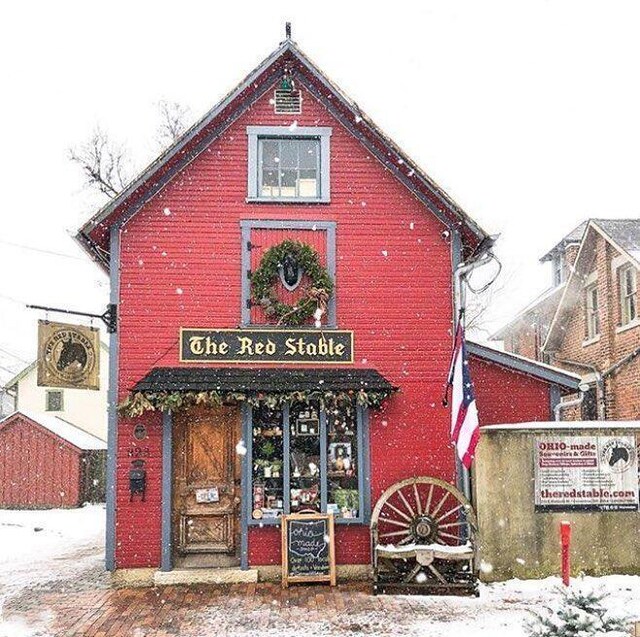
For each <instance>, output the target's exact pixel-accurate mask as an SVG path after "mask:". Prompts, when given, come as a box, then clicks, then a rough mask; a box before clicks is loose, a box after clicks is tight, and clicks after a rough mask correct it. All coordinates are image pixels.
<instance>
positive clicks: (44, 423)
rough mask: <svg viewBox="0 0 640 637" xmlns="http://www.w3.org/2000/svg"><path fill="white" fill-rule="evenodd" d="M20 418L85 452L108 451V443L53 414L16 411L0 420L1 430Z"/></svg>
mask: <svg viewBox="0 0 640 637" xmlns="http://www.w3.org/2000/svg"><path fill="white" fill-rule="evenodd" d="M20 416H22V417H24V418H26V419H27V420H30V421H32V422H34V423H36V424H37V425H40V426H41V427H44V428H45V429H47V430H48V431H50V432H51V433H52V434H54V435H56V436H58V437H59V438H62V439H63V440H65V441H66V442H68V443H70V444H72V445H73V446H74V447H77V448H78V449H82V450H83V451H91V450H96V449H106V448H107V443H106V442H105V441H104V440H101V439H100V438H97V437H96V436H93V435H92V434H90V433H88V432H86V431H84V430H83V429H80V428H79V427H76V426H75V425H72V424H71V423H70V422H67V421H66V420H63V419H62V418H60V417H58V416H52V415H51V414H42V413H35V412H24V411H15V412H14V413H12V414H11V415H9V416H7V417H6V418H4V419H3V420H0V428H2V427H4V426H5V425H8V424H10V423H11V422H13V421H14V420H16V419H18V418H19V417H20Z"/></svg>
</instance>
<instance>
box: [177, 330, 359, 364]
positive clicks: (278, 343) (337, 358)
mask: <svg viewBox="0 0 640 637" xmlns="http://www.w3.org/2000/svg"><path fill="white" fill-rule="evenodd" d="M180 361H181V362H183V363H202V362H224V363H256V362H259V363H330V364H336V363H353V332H349V331H345V330H322V329H297V330H278V329H260V330H250V329H245V330H237V329H191V328H186V327H183V328H182V329H181V330H180Z"/></svg>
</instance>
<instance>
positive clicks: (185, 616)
mask: <svg viewBox="0 0 640 637" xmlns="http://www.w3.org/2000/svg"><path fill="white" fill-rule="evenodd" d="M415 612H416V608H415V607H412V602H411V598H404V597H402V598H401V597H386V596H380V597H374V596H373V595H371V594H370V587H369V586H367V585H366V584H350V585H345V586H339V587H336V588H333V589H332V588H330V587H328V586H317V585H316V586H293V587H291V588H289V589H287V590H283V589H282V588H281V587H280V586H279V585H278V584H266V583H265V584H237V585H228V586H192V587H186V586H171V587H158V588H137V589H120V590H116V589H108V588H102V589H101V590H95V589H94V590H79V591H78V590H76V589H75V588H74V587H73V586H71V587H68V588H67V590H56V591H31V592H29V593H25V594H23V595H22V596H21V597H20V598H16V599H15V600H12V601H10V602H9V603H8V604H7V606H6V607H5V609H4V618H5V621H7V622H24V623H25V624H26V626H28V627H29V628H30V629H31V631H32V632H31V634H33V635H51V636H56V637H57V636H58V635H59V636H60V637H62V636H64V637H73V636H78V637H79V636H82V637H113V636H116V635H118V636H120V635H122V636H125V635H126V636H127V637H129V636H132V637H151V636H153V637H169V636H171V637H175V635H181V636H185V637H191V636H194V637H195V636H198V637H203V636H206V635H215V636H216V637H222V636H224V635H234V636H236V635H238V636H240V635H252V636H253V637H255V636H256V635H265V634H267V635H268V634H273V635H296V636H297V637H301V633H300V630H301V628H302V627H305V628H308V629H311V628H312V631H310V634H315V635H319V634H320V635H321V634H326V635H329V634H331V635H354V634H358V633H362V634H375V635H402V634H414V633H413V631H411V630H410V629H409V628H408V627H405V628H403V626H402V625H403V624H404V622H405V620H406V619H407V618H411V616H412V615H414V614H415ZM413 619H415V617H414V618H413ZM16 625H17V624H16ZM0 634H3V633H2V631H1V630H0Z"/></svg>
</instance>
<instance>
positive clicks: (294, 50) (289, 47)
mask: <svg viewBox="0 0 640 637" xmlns="http://www.w3.org/2000/svg"><path fill="white" fill-rule="evenodd" d="M287 52H289V53H290V54H291V55H292V56H293V57H294V58H296V59H297V60H298V62H299V63H300V64H301V65H302V66H304V67H305V68H307V69H308V70H309V71H310V72H311V73H312V75H314V77H316V79H318V80H319V81H320V82H321V83H322V84H323V86H325V87H326V88H327V89H328V90H330V91H331V92H332V93H333V94H335V95H336V96H337V97H338V99H339V100H340V102H341V103H342V104H343V106H344V107H346V108H347V109H348V110H349V111H350V112H352V113H353V114H354V115H357V116H358V117H360V118H361V121H362V122H363V123H364V124H365V125H366V127H367V130H368V132H369V134H370V135H373V136H375V137H376V138H377V139H378V141H379V142H381V143H382V144H383V145H385V146H386V147H388V148H390V150H392V151H393V152H394V153H396V154H397V155H398V156H399V157H400V158H402V159H403V161H404V162H405V164H406V165H407V166H408V167H409V168H410V169H411V170H413V172H414V175H415V176H416V177H417V178H418V179H419V180H420V182H421V184H422V186H423V187H424V188H426V189H427V190H428V191H429V192H430V193H431V195H432V196H434V197H435V198H436V199H437V200H438V201H441V202H442V204H443V205H444V206H445V207H446V208H447V209H448V210H449V211H450V212H451V213H452V215H453V217H455V218H457V219H458V221H459V222H460V223H462V224H464V226H465V227H467V228H468V229H469V230H470V231H471V232H472V233H473V235H475V236H476V237H477V238H478V239H479V240H482V239H483V238H484V237H486V236H488V235H487V233H486V232H485V231H484V230H483V229H482V228H481V227H480V226H479V225H478V224H477V223H476V222H475V221H474V220H473V219H471V217H469V216H468V215H467V214H466V213H465V212H464V210H462V208H460V206H458V205H457V204H456V203H455V202H454V201H453V200H452V199H451V198H450V197H449V196H448V195H447V194H446V193H445V192H444V191H442V189H440V188H439V187H438V186H437V184H435V182H434V183H432V182H431V179H430V178H429V177H428V176H426V175H425V173H424V172H423V171H422V169H421V168H420V167H419V166H418V165H417V164H416V163H415V162H414V161H413V160H411V159H410V158H409V157H408V156H407V155H406V154H405V153H404V151H402V150H401V149H400V148H399V147H398V146H397V145H396V144H395V143H394V142H393V141H392V140H391V139H390V138H388V137H387V136H386V135H384V133H382V131H381V130H380V129H379V128H378V127H377V126H376V125H375V124H374V123H373V122H372V121H371V120H370V118H368V117H367V116H366V115H365V114H364V113H362V111H360V109H359V108H358V107H357V105H356V104H355V103H353V102H351V101H350V100H349V99H347V97H346V96H345V95H344V93H343V92H342V90H341V89H340V88H339V87H338V86H336V85H335V84H333V83H332V82H331V81H330V80H329V79H328V78H327V77H326V76H325V75H324V74H323V73H322V71H320V69H319V68H317V67H316V65H315V64H314V63H313V62H311V60H310V59H309V58H308V57H307V56H306V55H305V54H304V53H303V52H302V51H301V50H300V49H299V48H298V47H297V46H296V45H295V44H294V43H293V42H292V41H290V40H286V41H285V42H283V43H282V44H281V45H280V46H279V47H278V48H277V49H276V50H275V51H273V52H272V53H271V54H270V55H269V56H268V57H267V58H265V60H263V62H261V63H260V64H259V65H258V66H257V67H256V68H255V69H254V70H253V71H252V72H251V73H249V75H247V76H246V77H245V79H244V80H243V81H242V82H241V83H240V84H238V86H237V87H236V88H234V89H233V90H232V91H231V92H230V93H228V94H227V96H226V97H224V98H223V99H222V100H221V101H220V102H218V104H216V106H214V108H213V109H211V110H210V111H209V112H208V113H207V114H206V115H205V116H204V117H203V118H201V119H200V120H199V121H198V122H196V123H195V124H194V125H193V126H192V127H191V128H190V129H189V130H188V131H186V132H185V134H184V135H183V136H182V137H181V138H180V139H179V140H177V141H176V142H175V143H174V144H173V145H172V146H170V147H169V148H168V149H167V150H165V152H164V153H162V154H161V155H160V156H159V157H158V158H157V159H155V160H154V161H153V162H152V163H151V164H149V166H147V168H145V169H144V170H143V171H142V172H141V173H140V174H139V175H138V176H137V177H136V178H135V179H134V180H133V181H132V182H131V183H130V184H129V185H128V186H127V187H126V188H125V189H124V190H123V191H122V192H121V193H119V194H118V195H116V196H115V197H114V198H113V199H112V200H111V201H109V202H108V203H107V204H106V205H105V206H104V207H103V208H101V209H100V210H99V211H98V212H97V213H96V214H95V215H94V216H93V217H92V218H91V219H90V220H89V221H87V222H86V223H85V224H84V225H83V226H82V227H81V228H80V231H79V233H78V235H77V236H78V237H79V238H81V239H79V240H81V244H82V240H84V241H85V242H86V244H87V245H83V247H84V248H85V250H88V251H89V254H90V255H92V258H93V257H94V256H95V257H97V261H98V262H99V263H100V264H101V265H102V267H105V268H106V269H107V270H108V267H109V266H108V264H107V263H104V262H103V258H102V256H103V255H101V254H100V252H99V251H98V249H97V246H96V245H95V242H93V241H92V240H91V232H92V231H93V230H95V228H96V227H97V226H98V225H99V224H100V223H102V222H103V221H105V220H106V219H107V218H108V217H109V215H111V214H112V213H113V212H114V211H115V210H116V209H117V208H118V206H120V205H122V204H123V203H125V202H126V200H127V199H128V198H129V197H131V196H132V195H134V194H135V192H136V191H137V190H138V189H139V188H142V187H143V186H144V184H145V183H146V182H147V181H148V180H149V179H151V178H152V177H153V176H154V174H155V173H156V172H157V170H159V169H160V168H161V167H162V166H163V165H165V164H166V163H167V162H168V161H170V160H171V159H172V158H173V157H175V156H176V155H177V154H178V153H179V152H180V151H182V150H183V149H184V148H185V147H186V146H187V145H188V144H189V143H190V142H192V141H193V139H194V138H195V137H196V136H197V135H198V134H200V133H201V132H202V131H203V130H204V129H205V128H206V127H207V126H208V125H209V124H210V123H211V122H212V121H213V120H214V119H215V118H216V117H217V116H218V115H219V114H220V112H221V111H222V110H224V109H225V108H226V107H227V106H228V105H229V104H231V103H232V102H233V101H234V100H235V99H236V98H237V97H238V95H240V94H241V93H242V92H243V91H245V90H246V89H247V88H248V87H249V86H250V85H251V83H253V82H254V81H255V80H256V79H257V78H258V77H259V76H260V75H262V74H263V73H264V72H265V71H266V70H267V69H268V68H269V67H270V66H272V65H273V64H274V63H275V62H276V61H277V60H278V59H279V58H280V57H281V56H282V55H284V54H285V53H287ZM404 185H405V186H406V187H408V188H409V189H411V190H414V192H415V191H416V189H415V188H411V186H410V183H409V184H407V183H404ZM432 212H433V210H432ZM436 216H439V215H436ZM445 225H448V226H449V227H452V228H453V226H454V225H455V222H454V220H451V221H450V223H449V224H445Z"/></svg>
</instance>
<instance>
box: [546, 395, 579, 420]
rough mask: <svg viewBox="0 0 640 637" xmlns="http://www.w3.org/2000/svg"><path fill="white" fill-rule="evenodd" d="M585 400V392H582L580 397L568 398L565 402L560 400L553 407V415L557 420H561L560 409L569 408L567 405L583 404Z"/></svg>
mask: <svg viewBox="0 0 640 637" xmlns="http://www.w3.org/2000/svg"><path fill="white" fill-rule="evenodd" d="M583 400H584V393H582V392H580V398H575V399H574V400H568V401H567V402H566V403H563V402H562V401H560V402H559V403H558V404H557V405H556V406H555V407H554V408H553V417H554V419H555V421H556V422H559V421H560V411H561V410H562V409H567V407H577V406H578V405H581V404H582V401H583Z"/></svg>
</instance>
